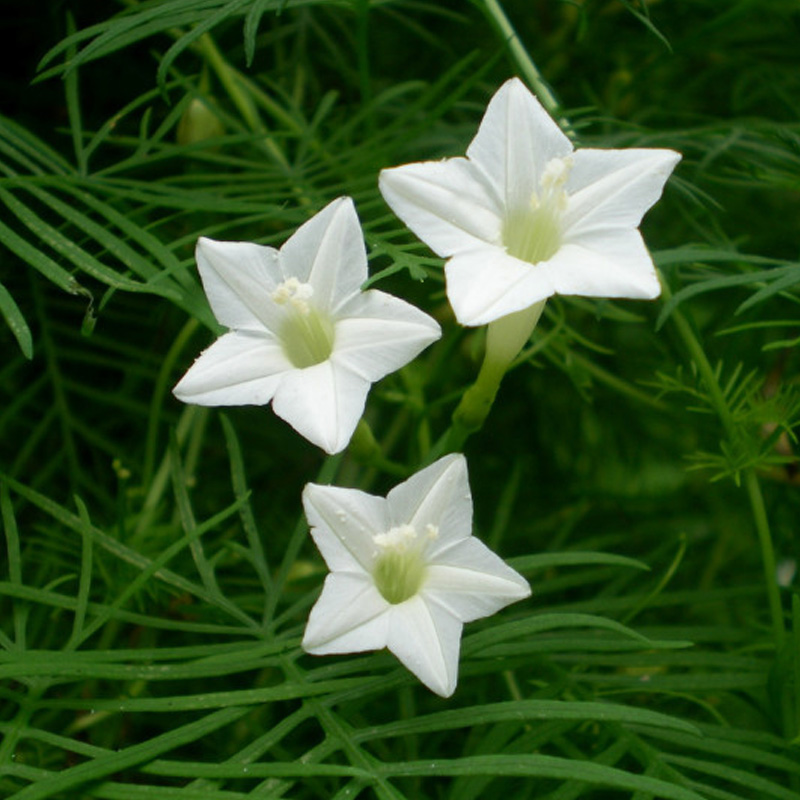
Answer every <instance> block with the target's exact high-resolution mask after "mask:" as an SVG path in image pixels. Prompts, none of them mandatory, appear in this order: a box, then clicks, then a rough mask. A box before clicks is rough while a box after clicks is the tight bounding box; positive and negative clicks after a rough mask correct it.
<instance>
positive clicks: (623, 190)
mask: <svg viewBox="0 0 800 800" xmlns="http://www.w3.org/2000/svg"><path fill="white" fill-rule="evenodd" d="M680 159H681V156H680V153H676V152H675V151H674V150H657V149H642V148H638V149H637V148H630V149H628V150H593V149H590V148H584V149H582V150H577V151H576V152H575V155H574V156H573V160H574V166H573V168H572V170H571V172H570V176H569V180H568V182H567V190H568V193H569V200H568V205H567V209H566V211H565V213H564V217H563V224H564V227H565V237H566V238H567V239H571V238H572V237H574V236H580V235H582V234H585V233H587V232H590V231H592V230H595V229H597V228H636V227H637V226H638V225H639V223H640V222H641V221H642V217H643V216H644V213H645V211H647V209H649V208H650V207H651V206H652V205H653V204H654V203H655V202H656V201H657V200H658V198H659V197H661V193H662V191H663V189H664V184H665V183H666V182H667V178H669V176H670V173H671V172H672V170H673V169H674V168H675V165H676V164H677V163H678V161H680Z"/></svg>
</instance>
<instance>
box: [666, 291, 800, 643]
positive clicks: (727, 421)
mask: <svg viewBox="0 0 800 800" xmlns="http://www.w3.org/2000/svg"><path fill="white" fill-rule="evenodd" d="M661 285H662V287H663V289H662V297H663V299H664V301H665V302H666V301H669V299H670V297H671V292H670V291H669V288H668V287H667V285H666V283H665V282H664V281H663V280H662V281H661ZM670 318H671V319H672V322H673V323H674V325H675V327H676V328H677V330H678V334H679V335H680V337H681V339H682V340H683V343H684V345H685V346H686V349H687V350H688V351H689V355H690V356H691V358H692V360H693V361H694V363H695V364H696V365H697V369H698V370H699V372H700V376H701V377H702V379H703V383H704V384H705V387H706V390H707V391H708V393H709V396H710V397H711V402H712V403H713V405H714V408H715V410H716V412H717V416H718V417H719V420H720V422H721V423H722V427H723V429H724V431H725V435H726V436H727V438H728V439H730V440H733V438H734V431H735V428H736V423H735V422H734V419H733V414H732V413H731V410H730V407H729V406H728V402H727V400H726V399H725V395H724V393H723V391H722V388H721V387H720V385H719V383H718V381H717V378H716V376H715V374H714V370H713V368H712V366H711V363H710V362H709V360H708V358H707V357H706V354H705V351H704V350H703V348H702V346H701V344H700V341H699V340H698V338H697V336H695V333H694V330H693V329H692V326H691V325H690V324H689V322H688V321H687V319H686V318H685V317H684V316H683V314H682V313H681V311H680V309H677V308H676V309H674V310H673V311H672V314H671V317H670ZM743 474H744V484H745V489H746V490H747V497H748V500H749V501H750V511H751V513H752V515H753V521H754V522H755V526H756V532H757V535H758V541H759V545H760V547H761V561H762V565H763V567H764V578H765V581H766V584H767V599H768V602H769V608H770V615H771V617H772V632H773V636H774V638H775V646H776V649H777V650H778V651H780V647H781V645H782V643H783V640H784V637H785V635H786V628H785V624H784V619H783V605H782V604H781V596H780V589H779V588H778V583H777V581H776V577H775V569H776V564H775V548H774V547H773V545H772V534H771V532H770V527H769V519H768V518H767V512H766V508H765V506H764V496H763V494H762V492H761V484H760V483H759V481H758V476H757V475H756V473H755V470H754V469H753V468H752V467H747V468H746V469H745V470H743Z"/></svg>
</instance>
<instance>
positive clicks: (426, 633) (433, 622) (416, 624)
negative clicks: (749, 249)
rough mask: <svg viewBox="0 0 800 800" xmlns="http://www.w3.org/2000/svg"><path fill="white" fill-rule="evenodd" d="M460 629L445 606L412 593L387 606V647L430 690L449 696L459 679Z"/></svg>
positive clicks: (456, 620) (459, 624)
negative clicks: (404, 599) (408, 597)
mask: <svg viewBox="0 0 800 800" xmlns="http://www.w3.org/2000/svg"><path fill="white" fill-rule="evenodd" d="M462 628H463V625H462V624H461V622H460V620H458V619H456V618H455V617H454V616H453V615H452V614H450V613H449V612H448V611H447V610H446V609H443V608H440V607H439V606H437V605H436V604H435V603H430V604H429V603H426V602H425V601H424V600H423V599H422V598H421V597H419V596H415V597H412V598H411V599H409V600H406V602H405V603H400V604H399V605H396V606H392V607H391V608H390V623H389V630H388V641H387V647H388V648H389V650H390V651H391V652H392V653H394V654H395V655H396V656H397V658H398V659H400V661H401V662H402V663H403V665H404V666H405V667H406V668H407V669H409V670H410V671H411V672H413V673H414V675H416V676H417V677H418V678H419V679H420V680H421V681H422V682H423V683H424V684H425V685H426V686H427V687H428V688H429V689H430V690H431V691H432V692H436V694H438V695H440V696H442V697H450V695H452V694H453V692H454V691H455V689H456V682H457V680H458V654H459V651H460V645H461V630H462Z"/></svg>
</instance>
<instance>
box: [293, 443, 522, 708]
mask: <svg viewBox="0 0 800 800" xmlns="http://www.w3.org/2000/svg"><path fill="white" fill-rule="evenodd" d="M303 505H304V507H305V512H306V518H307V519H308V522H309V524H310V525H311V535H312V536H313V538H314V541H315V543H316V545H317V547H318V548H319V550H320V552H321V553H322V557H323V558H324V559H325V562H326V564H327V565H328V567H329V568H330V570H331V572H330V574H329V575H328V576H327V578H326V579H325V585H324V587H323V589H322V594H321V596H320V598H319V600H317V603H316V605H315V606H314V608H312V609H311V614H310V616H309V619H308V625H307V627H306V631H305V636H304V637H303V648H304V649H305V650H306V651H308V652H309V653H313V654H315V655H324V654H328V653H356V652H363V651H365V650H379V649H381V648H383V647H386V648H388V649H389V650H390V651H391V652H392V653H394V654H395V655H396V656H397V658H399V659H400V661H401V662H402V663H403V664H404V665H405V666H406V667H407V668H408V669H409V670H411V672H413V673H414V674H415V675H416V676H417V677H418V678H419V679H420V680H421V681H422V682H423V683H424V684H425V685H426V686H427V687H428V688H429V689H431V690H432V691H434V692H436V693H437V694H439V695H441V696H442V697H449V696H450V695H451V694H452V693H453V692H454V691H455V688H456V680H457V677H458V654H459V648H460V643H461V629H462V627H463V625H464V623H465V622H471V621H472V620H475V619H479V618H481V617H486V616H489V615H490V614H494V613H495V612H496V611H499V610H500V609H501V608H503V607H504V606H507V605H508V604H509V603H513V602H515V601H517V600H521V599H523V598H525V597H528V596H529V595H530V593H531V590H530V587H529V586H528V583H527V581H526V580H525V579H524V578H523V577H522V576H521V575H519V574H518V573H517V572H515V571H514V570H513V569H511V567H509V566H508V565H506V564H505V563H504V562H503V561H502V560H501V559H500V558H499V557H498V556H496V555H495V554H494V553H493V552H492V551H491V550H489V548H488V547H486V545H484V544H483V543H482V542H481V541H480V540H479V539H477V538H475V537H474V536H473V535H472V497H471V495H470V490H469V483H468V481H467V462H466V459H465V458H464V456H463V455H461V454H460V453H457V454H453V455H449V456H445V457H444V458H442V459H440V460H439V461H437V462H435V463H434V464H432V465H431V466H429V467H426V468H425V469H423V470H421V471H420V472H418V473H416V474H415V475H413V476H412V477H411V478H409V479H408V480H407V481H405V482H404V483H401V484H400V485H399V486H396V487H395V488H394V489H392V490H391V491H390V492H389V494H388V495H387V496H386V497H385V498H383V497H375V496H373V495H370V494H365V493H364V492H361V491H359V490H357V489H343V488H338V487H334V486H319V485H317V484H313V483H309V484H308V485H307V486H306V488H305V490H304V492H303Z"/></svg>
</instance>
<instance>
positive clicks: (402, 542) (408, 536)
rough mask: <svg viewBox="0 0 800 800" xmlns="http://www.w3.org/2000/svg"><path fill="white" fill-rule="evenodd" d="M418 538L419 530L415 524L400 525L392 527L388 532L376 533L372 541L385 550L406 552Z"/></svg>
mask: <svg viewBox="0 0 800 800" xmlns="http://www.w3.org/2000/svg"><path fill="white" fill-rule="evenodd" d="M416 539H417V532H416V531H415V530H414V526H413V525H398V526H397V527H396V528H390V529H389V530H388V531H386V533H376V534H375V535H374V536H373V537H372V541H373V542H375V544H376V545H378V547H381V548H383V549H384V550H394V551H395V552H397V553H404V552H405V551H406V550H407V549H408V547H409V545H410V544H411V543H412V542H414V541H416Z"/></svg>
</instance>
